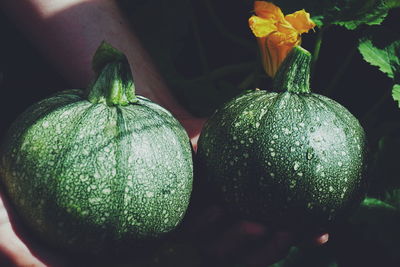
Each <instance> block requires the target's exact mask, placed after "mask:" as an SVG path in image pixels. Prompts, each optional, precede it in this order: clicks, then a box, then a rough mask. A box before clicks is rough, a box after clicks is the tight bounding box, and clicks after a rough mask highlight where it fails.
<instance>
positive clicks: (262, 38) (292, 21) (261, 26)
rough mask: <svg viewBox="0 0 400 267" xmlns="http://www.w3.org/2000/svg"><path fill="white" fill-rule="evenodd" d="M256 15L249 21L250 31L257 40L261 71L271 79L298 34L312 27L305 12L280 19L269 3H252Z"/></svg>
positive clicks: (298, 36) (278, 10) (280, 12)
mask: <svg viewBox="0 0 400 267" xmlns="http://www.w3.org/2000/svg"><path fill="white" fill-rule="evenodd" d="M254 12H255V13H256V15H254V16H251V17H250V19H249V26H250V29H251V30H252V31H253V33H254V35H255V36H256V37H257V40H258V44H259V46H260V51H261V57H262V61H263V66H264V69H265V71H266V72H267V74H268V75H269V76H270V77H274V75H275V73H276V71H277V70H278V68H279V66H280V64H281V63H282V61H283V60H284V59H285V57H286V55H287V54H288V53H289V52H290V50H291V49H292V48H293V47H294V46H297V45H300V42H301V37H300V35H301V34H302V33H305V32H308V31H309V30H310V29H312V28H314V27H315V23H314V22H313V21H312V20H311V19H310V14H309V13H307V12H305V10H304V9H303V10H300V11H296V12H294V13H293V14H289V15H286V16H284V15H283V13H282V11H281V9H280V8H279V7H277V6H275V5H274V4H273V3H270V2H264V1H255V2H254Z"/></svg>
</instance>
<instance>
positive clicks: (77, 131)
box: [1, 90, 193, 251]
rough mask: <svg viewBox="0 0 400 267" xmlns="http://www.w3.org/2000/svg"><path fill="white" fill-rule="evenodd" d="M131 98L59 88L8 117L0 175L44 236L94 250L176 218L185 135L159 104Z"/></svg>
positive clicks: (184, 174) (182, 201)
mask: <svg viewBox="0 0 400 267" xmlns="http://www.w3.org/2000/svg"><path fill="white" fill-rule="evenodd" d="M138 99H139V100H138V102H137V103H135V104H130V105H127V106H114V107H109V106H107V105H105V104H92V103H90V102H89V101H87V100H85V99H84V98H83V97H82V96H81V93H80V91H78V90H70V91H65V92H62V93H60V94H58V95H55V96H53V97H50V98H48V99H45V100H43V101H41V102H39V103H37V104H35V105H33V106H32V107H30V108H29V109H28V110H27V111H26V112H25V113H23V114H22V115H21V116H20V117H19V118H18V119H17V121H16V122H15V123H14V124H13V125H12V127H11V129H10V131H9V133H8V136H7V138H6V139H5V140H4V142H3V147H2V155H1V176H2V181H3V183H4V185H5V186H6V189H7V192H8V195H9V196H10V198H11V200H12V202H13V204H14V205H15V207H16V208H17V210H18V212H19V214H20V215H21V216H22V218H23V219H24V221H25V222H26V223H28V224H29V225H30V226H31V227H32V229H34V230H35V231H36V232H37V233H38V234H39V235H40V236H41V237H42V238H43V239H44V240H46V241H48V242H50V243H52V244H53V245H55V246H59V247H63V248H68V249H71V250H75V251H101V250H103V249H104V248H105V247H106V246H107V245H109V246H116V245H118V244H125V243H140V242H141V241H140V242H135V241H137V240H149V239H152V238H154V237H158V236H160V235H161V234H163V233H166V232H169V231H171V230H172V229H174V228H175V227H176V226H177V225H178V223H179V222H180V221H181V219H182V218H183V216H184V213H185V211H186V209H187V206H188V203H189V198H190V194H191V190H192V180H193V167H192V151H191V146H190V141H189V138H188V136H187V134H186V132H185V130H184V129H183V128H182V126H181V125H180V124H179V122H178V121H177V120H176V119H174V118H173V116H172V115H171V114H170V113H169V112H168V111H166V110H165V109H163V108H161V107H160V106H158V105H156V104H154V103H152V102H151V101H149V100H147V99H145V98H141V97H138ZM143 242H144V241H143Z"/></svg>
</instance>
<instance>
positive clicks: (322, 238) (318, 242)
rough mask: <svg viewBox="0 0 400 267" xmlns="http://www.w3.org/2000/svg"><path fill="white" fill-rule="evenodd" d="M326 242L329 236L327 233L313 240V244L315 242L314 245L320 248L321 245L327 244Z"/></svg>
mask: <svg viewBox="0 0 400 267" xmlns="http://www.w3.org/2000/svg"><path fill="white" fill-rule="evenodd" d="M328 240H329V234H328V233H323V234H321V235H319V236H317V237H316V238H315V240H314V242H315V244H316V245H318V246H320V245H323V244H325V243H327V242H328Z"/></svg>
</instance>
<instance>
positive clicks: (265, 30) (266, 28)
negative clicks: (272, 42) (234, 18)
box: [249, 16, 277, 37]
mask: <svg viewBox="0 0 400 267" xmlns="http://www.w3.org/2000/svg"><path fill="white" fill-rule="evenodd" d="M249 26H250V29H251V30H252V32H253V33H254V35H255V36H256V37H265V36H267V35H268V34H270V33H271V32H273V31H276V30H277V27H276V25H275V24H274V23H273V22H272V21H271V20H268V19H264V18H260V17H257V16H251V17H250V19H249Z"/></svg>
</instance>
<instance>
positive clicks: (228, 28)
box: [0, 1, 400, 266]
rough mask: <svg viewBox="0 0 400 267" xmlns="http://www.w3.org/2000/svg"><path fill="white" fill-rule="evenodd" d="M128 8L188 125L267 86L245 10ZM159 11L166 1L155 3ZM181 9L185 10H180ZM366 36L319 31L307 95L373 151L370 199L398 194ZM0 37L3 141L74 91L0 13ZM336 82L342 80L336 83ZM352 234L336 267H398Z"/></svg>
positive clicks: (342, 239)
mask: <svg viewBox="0 0 400 267" xmlns="http://www.w3.org/2000/svg"><path fill="white" fill-rule="evenodd" d="M132 2H134V4H132ZM132 2H129V1H121V4H122V5H123V6H124V10H125V11H126V13H127V16H128V18H129V19H130V20H131V22H132V24H133V25H134V27H135V29H136V30H137V32H138V35H139V36H140V37H141V39H142V41H143V43H144V45H145V47H146V48H147V49H148V50H149V52H150V54H151V55H152V57H153V58H154V61H155V62H156V64H157V66H158V68H159V69H160V72H161V73H162V75H163V76H164V77H165V79H166V81H167V83H168V84H169V85H170V88H171V90H172V91H173V92H174V94H175V95H176V97H177V98H178V99H179V101H180V102H181V103H182V104H183V105H184V106H186V107H187V108H188V109H189V110H190V111H191V112H193V113H194V114H195V115H198V116H208V115H210V114H211V113H212V112H213V110H214V109H215V108H216V107H218V106H219V105H221V104H222V103H223V102H225V101H227V100H228V99H230V98H231V97H233V96H234V95H236V94H238V93H240V92H241V91H243V90H244V89H251V88H254V86H258V87H260V88H263V89H268V87H269V86H270V80H269V78H268V77H266V76H265V75H262V69H261V65H260V62H259V59H258V58H257V57H258V54H257V51H258V47H257V44H256V41H255V38H254V37H253V35H252V33H251V32H250V30H249V28H248V25H247V19H248V17H249V16H250V15H251V10H252V1H231V2H229V4H227V2H226V1H214V2H213V3H212V4H207V1H171V2H170V4H169V5H166V6H162V5H161V6H160V5H159V6H156V8H155V6H154V4H152V3H149V2H151V1H132ZM157 2H163V1H154V3H157ZM164 2H165V1H164ZM178 2H182V3H183V2H184V3H185V5H177V4H176V3H178ZM209 2H211V1H208V3H209ZM149 15H151V16H153V17H156V18H158V20H156V21H155V22H154V25H152V24H151V23H150V22H147V23H143V21H146V16H149ZM399 17H400V10H399V9H396V10H392V11H390V13H389V15H388V17H387V18H386V20H385V21H384V23H383V26H382V27H385V28H387V29H391V30H392V31H394V32H396V33H399V28H400V27H399V26H400V23H399ZM160 21H161V22H162V23H161V24H162V25H164V28H162V29H160V28H159V24H160ZM157 23H158V25H157ZM368 28H369V27H367V26H361V27H360V28H359V29H357V30H355V31H349V30H346V29H344V28H342V27H339V26H334V25H333V26H330V27H329V28H327V29H326V31H325V34H324V39H323V43H322V47H321V51H320V57H319V60H318V63H317V66H316V71H315V72H314V74H313V79H312V85H311V89H312V90H313V92H316V93H321V94H325V95H328V96H329V97H331V98H332V99H335V100H336V101H338V102H339V103H341V104H342V105H344V106H345V107H346V108H347V109H349V110H350V111H351V112H352V113H353V114H354V115H355V116H356V117H357V118H358V119H359V120H360V121H361V123H362V124H363V126H364V128H365V130H366V132H367V135H368V139H369V143H370V150H371V153H370V154H371V166H372V170H371V171H370V172H371V180H373V181H377V180H379V181H380V182H374V183H373V186H372V187H371V189H370V190H371V192H370V194H371V195H374V196H375V195H379V189H381V188H382V187H384V186H386V185H387V184H388V183H390V184H391V185H393V184H395V185H398V184H399V182H397V180H398V173H400V172H398V171H399V167H398V163H397V161H398V159H399V158H400V157H399V153H398V150H397V148H400V142H399V141H400V140H399V137H400V130H399V129H400V117H399V115H400V109H399V108H398V105H397V103H396V102H395V101H394V100H393V99H392V98H391V95H390V91H391V88H392V85H393V81H392V80H391V79H389V78H388V77H387V76H386V74H384V73H382V72H380V71H379V70H378V69H377V68H376V67H373V66H371V65H369V64H368V63H367V62H365V61H364V60H363V59H362V56H361V55H360V53H359V52H358V50H357V49H356V48H357V45H358V39H359V38H360V37H361V36H362V35H363V33H364V32H365V31H366V30H368ZM318 31H319V29H318V28H316V32H312V31H310V33H309V34H304V35H303V45H302V46H303V47H304V48H306V49H307V50H309V51H311V52H312V51H313V49H314V44H315V40H316V38H317V33H318ZM0 34H1V37H2V38H1V40H2V41H1V42H0V92H1V96H0V100H1V103H0V114H1V115H0V116H1V117H0V136H3V135H4V133H5V131H6V129H7V128H8V127H9V126H10V124H11V123H12V121H14V120H15V119H16V117H17V116H18V114H20V113H21V112H23V111H24V110H25V109H26V108H27V107H28V106H29V105H31V104H33V103H35V102H37V101H38V100H40V99H43V98H45V97H47V96H48V95H50V94H52V93H54V92H57V91H59V90H64V89H68V88H73V87H74V86H73V85H71V84H68V82H67V81H66V80H64V78H63V76H62V74H60V73H57V72H56V71H55V70H54V68H53V67H52V66H51V65H50V64H49V63H48V62H47V61H46V57H45V55H41V54H39V53H38V51H37V50H36V49H35V47H33V46H32V45H31V44H30V42H29V41H28V40H27V38H26V36H24V35H23V34H21V32H20V31H19V29H18V28H17V27H16V26H15V25H14V24H13V23H12V22H11V21H10V20H9V19H8V18H7V16H6V14H3V13H0ZM346 62H347V63H346ZM227 66H228V67H227ZM338 72H339V73H340V72H342V75H339V76H338ZM252 73H257V78H258V79H257V80H258V81H257V82H253V81H252V80H251V79H250V78H251V77H252V76H251V75H252ZM249 77H250V78H249ZM337 77H339V78H337ZM327 88H331V89H332V90H329V91H327ZM385 140H386V141H385ZM387 140H389V141H387ZM385 142H386V144H387V145H386V146H385V145H384V144H385ZM379 144H381V146H379ZM382 144H383V145H382ZM382 147H383V148H382ZM385 149H386V150H385ZM396 179H397V180H396ZM394 180H396V181H395V182H393V181H394ZM382 181H383V182H382ZM382 184H383V185H382ZM359 230H360V229H359V228H357V226H351V225H343V226H342V227H341V228H340V227H339V230H338V232H337V233H336V235H335V236H336V237H334V238H332V241H331V242H330V245H329V248H330V249H332V250H333V251H336V252H335V253H336V255H339V258H342V259H346V260H345V261H344V262H347V265H346V264H344V265H343V266H390V265H391V264H395V263H393V262H392V261H391V260H387V259H386V260H385V258H386V257H388V255H387V254H386V251H385V247H384V246H383V245H381V244H380V243H379V242H374V241H371V240H369V241H366V239H365V238H364V237H363V236H362V235H363V233H362V232H359ZM318 253H324V251H319V252H318ZM328 254H329V253H328ZM396 263H398V262H396ZM341 266H342V265H341ZM399 266H400V264H399Z"/></svg>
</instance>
